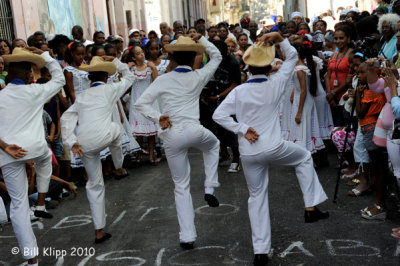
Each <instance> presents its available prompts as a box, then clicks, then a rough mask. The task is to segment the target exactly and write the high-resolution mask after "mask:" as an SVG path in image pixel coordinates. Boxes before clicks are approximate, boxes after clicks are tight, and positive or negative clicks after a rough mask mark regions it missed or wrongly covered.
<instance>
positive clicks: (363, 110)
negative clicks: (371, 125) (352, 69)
mask: <svg viewBox="0 0 400 266" xmlns="http://www.w3.org/2000/svg"><path fill="white" fill-rule="evenodd" d="M364 90H365V86H358V88H357V91H356V110H357V115H358V117H359V118H364V116H365V115H366V114H367V112H368V109H369V106H370V105H371V103H362V102H361V99H362V94H363V92H364Z"/></svg>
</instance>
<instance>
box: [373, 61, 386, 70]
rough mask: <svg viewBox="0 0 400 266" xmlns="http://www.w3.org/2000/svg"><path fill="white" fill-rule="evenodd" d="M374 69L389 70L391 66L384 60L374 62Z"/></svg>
mask: <svg viewBox="0 0 400 266" xmlns="http://www.w3.org/2000/svg"><path fill="white" fill-rule="evenodd" d="M374 67H376V68H379V69H384V68H387V67H389V64H388V62H387V61H384V60H380V59H379V60H376V61H375V62H374Z"/></svg>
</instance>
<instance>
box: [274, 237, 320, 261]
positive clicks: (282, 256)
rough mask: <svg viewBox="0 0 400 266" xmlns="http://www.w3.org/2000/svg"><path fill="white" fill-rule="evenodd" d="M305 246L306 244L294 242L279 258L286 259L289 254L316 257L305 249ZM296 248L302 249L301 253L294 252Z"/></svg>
mask: <svg viewBox="0 0 400 266" xmlns="http://www.w3.org/2000/svg"><path fill="white" fill-rule="evenodd" d="M303 244H304V243H303V242H301V241H296V242H293V243H292V244H291V245H290V246H289V247H288V248H287V249H285V251H283V252H282V253H281V254H279V257H281V258H284V257H286V256H287V255H289V254H299V253H303V254H304V255H307V256H309V257H314V255H313V254H311V252H310V251H308V250H307V249H305V248H304V247H303ZM294 248H298V249H300V251H301V252H292V250H293V249H294Z"/></svg>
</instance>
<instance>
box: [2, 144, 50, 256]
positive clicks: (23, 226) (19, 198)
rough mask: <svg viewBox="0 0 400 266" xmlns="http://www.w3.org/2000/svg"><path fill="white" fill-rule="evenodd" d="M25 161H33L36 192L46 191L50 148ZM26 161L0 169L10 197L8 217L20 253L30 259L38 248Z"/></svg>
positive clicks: (48, 178)
mask: <svg viewBox="0 0 400 266" xmlns="http://www.w3.org/2000/svg"><path fill="white" fill-rule="evenodd" d="M27 161H29V162H31V161H33V162H35V169H36V186H37V190H38V192H39V193H47V190H48V188H49V182H50V177H51V172H52V166H51V151H50V149H47V152H46V153H45V154H43V155H42V156H39V157H37V158H34V159H29V160H27ZM27 161H18V162H14V163H9V164H6V165H4V166H3V167H2V168H1V170H2V172H3V178H4V182H5V184H6V187H7V190H8V194H9V195H10V197H11V205H10V218H11V223H12V226H13V229H14V232H15V235H16V236H17V239H18V244H19V247H20V250H21V254H22V256H23V258H24V259H31V258H34V257H36V256H37V255H38V254H37V251H38V250H37V243H36V237H35V235H34V234H33V230H32V226H31V218H30V209H29V200H28V178H27V176H26V168H25V163H26V162H27ZM22 251H24V252H22ZM25 251H26V252H25Z"/></svg>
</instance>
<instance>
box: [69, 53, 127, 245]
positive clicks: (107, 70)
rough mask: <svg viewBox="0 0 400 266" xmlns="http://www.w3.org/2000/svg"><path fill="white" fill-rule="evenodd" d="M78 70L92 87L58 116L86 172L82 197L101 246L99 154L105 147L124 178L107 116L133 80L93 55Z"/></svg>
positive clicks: (115, 131)
mask: <svg viewBox="0 0 400 266" xmlns="http://www.w3.org/2000/svg"><path fill="white" fill-rule="evenodd" d="M104 58H105V59H107V60H108V61H111V60H112V59H113V57H106V56H105V57H104ZM116 66H117V67H116ZM80 68H81V69H82V70H85V71H87V72H89V79H90V80H91V81H92V85H91V87H90V88H89V89H87V90H85V91H83V92H82V93H81V94H79V95H77V97H76V101H75V103H74V104H73V105H71V107H70V108H69V109H68V110H67V111H66V112H65V113H64V114H63V115H62V117H61V127H62V132H63V134H62V137H63V142H64V143H65V145H66V146H67V147H69V148H70V149H71V150H72V152H73V153H74V154H78V155H79V157H81V158H82V161H83V164H84V166H85V169H86V172H87V173H88V176H89V180H88V182H87V184H86V194H87V197H88V200H89V203H90V209H91V212H92V217H93V223H94V227H95V233H96V238H95V243H101V242H104V241H105V240H107V239H109V238H110V237H111V235H110V234H108V233H104V227H105V225H106V214H105V200H104V194H105V189H104V180H103V174H102V168H101V161H100V151H101V150H103V149H104V148H106V147H108V148H109V149H110V151H111V155H112V159H113V162H114V166H115V169H117V170H116V175H117V176H122V175H127V172H126V170H125V169H123V168H122V163H123V158H124V157H123V154H122V148H121V129H120V125H119V124H118V123H115V122H112V121H111V117H112V113H113V110H114V108H115V103H116V102H117V100H118V99H119V98H120V97H121V96H122V95H123V94H124V93H125V91H126V90H128V88H129V87H130V86H131V85H132V82H133V81H134V79H135V78H134V76H133V75H132V74H131V73H130V71H129V69H128V66H127V65H126V64H123V63H121V62H120V61H119V60H118V59H116V58H115V59H113V61H112V63H111V62H104V60H103V59H102V58H101V57H97V56H95V57H93V59H92V61H91V63H90V65H89V66H81V67H80ZM117 69H118V72H120V73H121V74H122V75H123V77H122V78H121V81H120V82H118V83H111V84H106V82H107V78H108V76H109V75H113V74H114V73H115V72H116V71H117ZM78 123H79V124H78ZM77 124H78V125H77ZM75 128H76V135H75V133H74V132H75Z"/></svg>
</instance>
